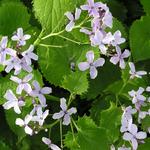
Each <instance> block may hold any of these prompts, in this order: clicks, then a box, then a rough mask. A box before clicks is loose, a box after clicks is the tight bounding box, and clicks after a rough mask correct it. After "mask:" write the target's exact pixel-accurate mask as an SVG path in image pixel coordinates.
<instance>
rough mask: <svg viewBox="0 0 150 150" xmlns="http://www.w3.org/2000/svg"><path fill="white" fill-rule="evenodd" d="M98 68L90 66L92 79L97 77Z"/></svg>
mask: <svg viewBox="0 0 150 150" xmlns="http://www.w3.org/2000/svg"><path fill="white" fill-rule="evenodd" d="M97 74H98V72H97V69H96V68H95V67H94V66H91V67H90V77H91V79H95V78H96V77H97Z"/></svg>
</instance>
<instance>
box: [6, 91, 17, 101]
mask: <svg viewBox="0 0 150 150" xmlns="http://www.w3.org/2000/svg"><path fill="white" fill-rule="evenodd" d="M4 98H6V99H7V100H11V101H18V99H17V98H16V96H15V95H14V93H13V92H12V90H7V91H6V94H5V95H4Z"/></svg>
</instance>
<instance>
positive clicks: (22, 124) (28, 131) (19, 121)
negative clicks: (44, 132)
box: [16, 115, 33, 135]
mask: <svg viewBox="0 0 150 150" xmlns="http://www.w3.org/2000/svg"><path fill="white" fill-rule="evenodd" d="M31 120H32V116H31V115H26V116H25V118H24V120H23V119H21V118H17V119H16V125H18V126H20V127H24V130H25V133H26V134H29V135H32V134H33V130H32V128H31V127H29V125H28V124H29V123H30V121H31Z"/></svg>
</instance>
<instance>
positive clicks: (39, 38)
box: [33, 29, 44, 46]
mask: <svg viewBox="0 0 150 150" xmlns="http://www.w3.org/2000/svg"><path fill="white" fill-rule="evenodd" d="M43 34H44V30H43V29H42V31H41V33H40V34H39V36H38V38H37V39H36V40H35V41H34V43H33V45H34V46H37V45H38V44H39V43H40V41H41V38H42V36H43Z"/></svg>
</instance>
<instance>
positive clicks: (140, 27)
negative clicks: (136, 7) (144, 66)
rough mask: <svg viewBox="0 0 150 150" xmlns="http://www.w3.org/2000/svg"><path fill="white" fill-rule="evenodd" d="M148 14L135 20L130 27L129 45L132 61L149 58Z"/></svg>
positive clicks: (149, 29)
mask: <svg viewBox="0 0 150 150" xmlns="http://www.w3.org/2000/svg"><path fill="white" fill-rule="evenodd" d="M149 27H150V16H144V17H142V18H141V19H140V20H136V21H135V22H134V23H133V24H132V26H131V28H130V46H131V51H132V56H133V59H134V61H136V62H137V61H140V60H146V59H149V58H150V50H149V49H150V28H149Z"/></svg>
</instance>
